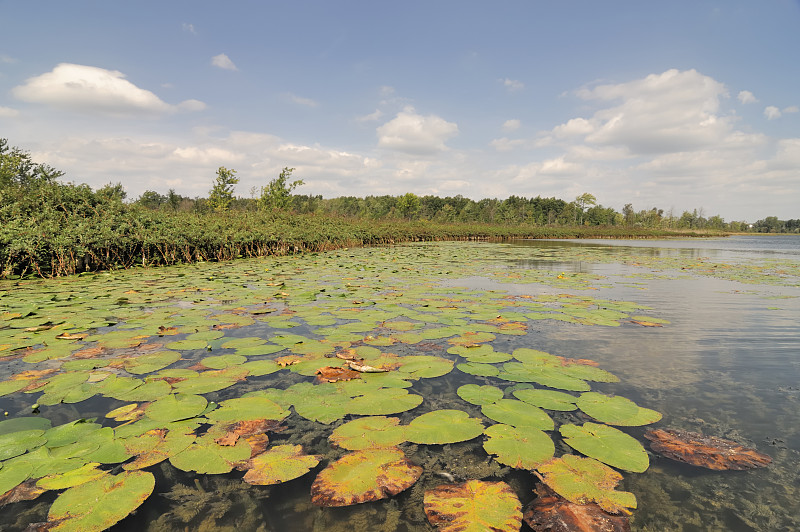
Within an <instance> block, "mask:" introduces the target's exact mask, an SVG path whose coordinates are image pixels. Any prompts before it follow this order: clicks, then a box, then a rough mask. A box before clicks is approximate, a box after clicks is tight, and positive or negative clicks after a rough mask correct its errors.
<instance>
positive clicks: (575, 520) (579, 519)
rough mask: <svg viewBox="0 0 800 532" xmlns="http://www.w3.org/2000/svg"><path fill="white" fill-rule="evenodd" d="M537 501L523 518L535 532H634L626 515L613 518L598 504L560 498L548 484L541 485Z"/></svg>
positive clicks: (530, 505) (539, 485) (527, 509)
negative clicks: (578, 502)
mask: <svg viewBox="0 0 800 532" xmlns="http://www.w3.org/2000/svg"><path fill="white" fill-rule="evenodd" d="M534 491H535V492H536V495H537V497H536V498H535V499H534V500H533V502H531V503H530V504H529V505H528V506H527V508H525V513H524V514H523V516H522V518H523V519H524V520H525V522H526V523H528V526H530V527H531V528H532V529H533V530H534V532H550V531H553V532H555V531H559V530H563V531H567V530H574V531H576V532H581V531H585V532H593V531H602V532H630V530H631V525H630V522H629V520H628V518H627V517H626V516H624V515H612V514H610V513H608V512H606V511H605V510H603V509H602V508H600V506H598V505H597V504H594V503H589V504H577V503H574V502H570V501H568V500H567V499H565V498H563V497H559V496H558V495H556V494H555V492H553V491H552V490H551V489H549V488H548V487H547V486H545V485H544V484H541V483H540V484H537V485H536V489H535V490H534Z"/></svg>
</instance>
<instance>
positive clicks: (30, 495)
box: [0, 479, 47, 508]
mask: <svg viewBox="0 0 800 532" xmlns="http://www.w3.org/2000/svg"><path fill="white" fill-rule="evenodd" d="M36 482H37V479H29V480H26V481H25V482H22V483H21V484H17V486H16V487H14V488H12V489H10V490H8V491H7V492H5V493H3V494H2V495H0V508H2V507H3V506H5V505H6V504H11V503H14V502H20V501H32V500H34V499H35V498H37V497H38V496H39V495H41V494H42V493H44V492H45V491H47V490H46V489H43V488H40V487H39V486H37V484H36Z"/></svg>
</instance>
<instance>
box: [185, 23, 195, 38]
mask: <svg viewBox="0 0 800 532" xmlns="http://www.w3.org/2000/svg"><path fill="white" fill-rule="evenodd" d="M181 27H182V28H183V31H188V32H189V33H191V34H193V35H197V31H196V30H195V29H194V24H189V23H188V22H184V23H183V24H181Z"/></svg>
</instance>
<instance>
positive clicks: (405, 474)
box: [311, 447, 422, 506]
mask: <svg viewBox="0 0 800 532" xmlns="http://www.w3.org/2000/svg"><path fill="white" fill-rule="evenodd" d="M421 474H422V468H421V467H419V466H417V465H414V464H413V463H411V462H410V461H409V460H408V459H407V458H406V457H405V455H404V454H403V451H401V450H400V449H397V448H391V447H390V448H383V449H366V450H363V451H355V452H352V453H350V454H346V455H345V456H343V457H342V458H340V459H339V460H337V461H336V462H334V463H332V464H331V465H329V466H328V467H326V468H325V469H323V470H322V471H321V472H320V473H319V475H317V478H316V479H315V480H314V483H313V484H312V485H311V502H312V503H314V504H316V505H317V506H348V505H351V504H358V503H362V502H369V501H377V500H379V499H385V498H387V497H391V496H392V495H396V494H398V493H400V492H401V491H403V490H405V489H407V488H409V487H411V486H412V485H413V484H414V483H415V482H416V481H417V479H419V477H420V475H421Z"/></svg>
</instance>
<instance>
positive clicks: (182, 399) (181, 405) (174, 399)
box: [145, 394, 208, 422]
mask: <svg viewBox="0 0 800 532" xmlns="http://www.w3.org/2000/svg"><path fill="white" fill-rule="evenodd" d="M207 405H208V400H207V399H206V398H205V397H203V396H202V395H191V394H170V395H168V396H166V397H164V398H163V399H159V400H158V401H155V402H153V403H151V404H150V405H149V406H148V407H147V408H146V409H145V415H146V416H147V417H149V418H150V419H152V420H155V421H165V422H169V421H179V420H181V419H189V418H193V417H195V416H197V415H199V414H200V413H201V412H203V411H204V410H205V409H206V406H207Z"/></svg>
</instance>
